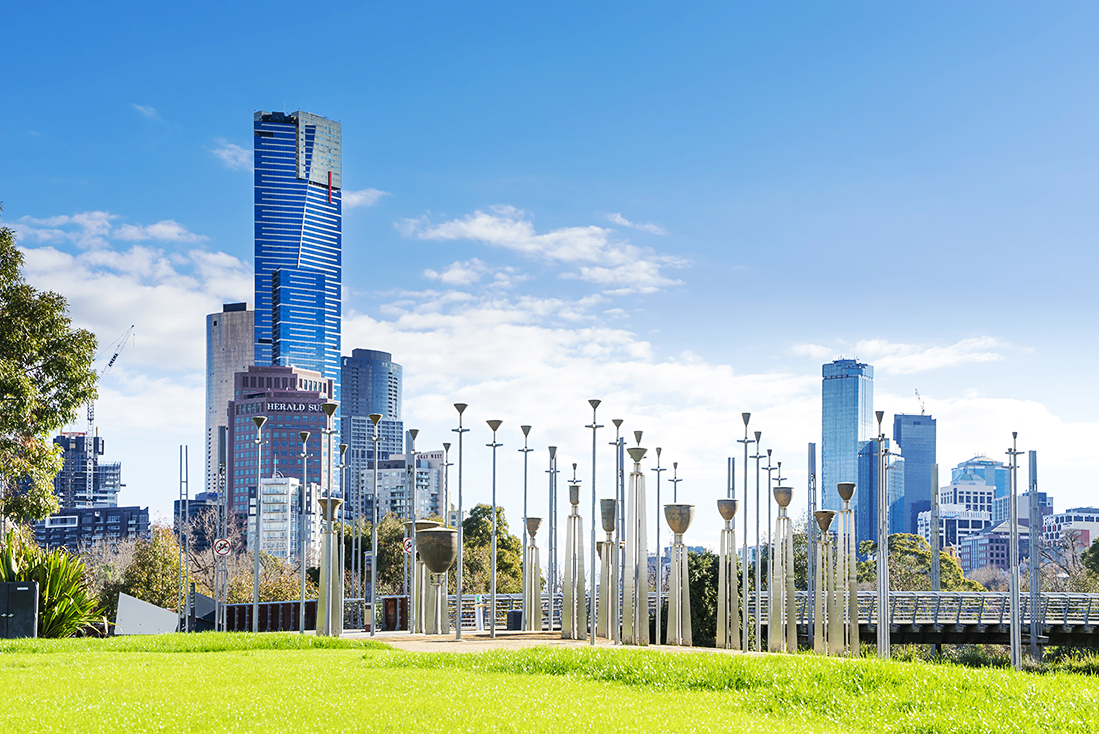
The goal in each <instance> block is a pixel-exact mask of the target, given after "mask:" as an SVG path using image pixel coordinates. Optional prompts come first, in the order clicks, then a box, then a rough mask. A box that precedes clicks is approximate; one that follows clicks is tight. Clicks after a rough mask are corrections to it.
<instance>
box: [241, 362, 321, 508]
mask: <svg viewBox="0 0 1099 734" xmlns="http://www.w3.org/2000/svg"><path fill="white" fill-rule="evenodd" d="M333 390H334V386H333V380H328V379H324V378H323V377H322V376H321V375H320V373H318V372H315V371H313V370H304V369H298V368H296V367H279V366H270V367H262V366H255V365H253V366H251V367H249V368H248V370H247V371H245V372H238V373H237V374H236V376H235V378H234V385H233V399H232V400H231V401H230V402H229V406H228V417H229V437H228V438H229V441H228V444H229V445H228V461H227V463H228V467H227V472H226V477H227V481H228V484H229V511H230V512H231V513H235V514H236V515H237V516H238V518H243V517H244V516H245V514H246V513H247V512H248V507H249V498H250V496H254V492H255V488H256V486H257V480H258V479H261V478H262V479H267V478H270V477H273V476H276V475H277V476H284V477H298V478H300V477H301V476H302V472H303V471H305V472H306V477H305V481H307V482H308V483H314V482H316V483H319V484H320V485H321V486H326V484H325V481H326V479H327V477H328V464H327V453H326V452H327V442H326V441H322V438H323V437H322V435H321V431H322V430H324V429H325V427H326V425H327V421H326V416H325V414H324V411H323V410H321V404H322V403H325V402H327V401H329V400H331V399H332V392H333ZM256 416H264V417H265V418H267V422H266V423H264V425H263V429H262V430H261V432H260V435H259V438H260V440H261V441H263V444H262V445H261V446H258V447H257V445H256V424H255V422H254V421H253V420H252V419H253V418H254V417H256ZM301 431H308V432H309V440H308V443H307V444H306V450H307V453H308V454H309V456H308V460H307V463H302V459H301V452H302V444H301V439H300V438H299V437H298V433H299V432H301ZM331 443H332V451H333V461H332V465H333V469H334V468H335V466H336V465H337V464H338V462H339V454H338V451H339V448H338V446H339V436H338V435H334V436H333V437H332V442H331ZM257 453H258V454H259V456H257ZM333 473H334V475H335V472H333ZM333 478H335V476H334V477H333ZM334 487H335V485H334Z"/></svg>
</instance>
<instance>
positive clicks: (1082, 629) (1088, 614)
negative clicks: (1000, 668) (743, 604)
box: [748, 591, 1099, 647]
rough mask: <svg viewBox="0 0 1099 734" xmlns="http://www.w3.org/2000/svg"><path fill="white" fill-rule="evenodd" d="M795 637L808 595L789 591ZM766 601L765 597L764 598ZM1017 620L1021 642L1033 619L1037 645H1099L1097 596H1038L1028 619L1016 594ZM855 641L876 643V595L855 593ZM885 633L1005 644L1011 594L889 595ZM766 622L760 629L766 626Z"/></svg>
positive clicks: (897, 638)
mask: <svg viewBox="0 0 1099 734" xmlns="http://www.w3.org/2000/svg"><path fill="white" fill-rule="evenodd" d="M795 593H796V595H797V599H796V605H797V614H798V636H799V637H801V638H803V640H807V639H808V635H809V622H810V601H809V593H808V592H805V591H798V592H795ZM764 601H766V596H764ZM1020 601H1021V610H1020V618H1021V622H1022V635H1023V642H1024V644H1026V642H1027V641H1028V640H1029V637H1030V629H1031V620H1032V619H1034V620H1035V624H1036V625H1037V632H1038V644H1039V645H1073V646H1078V647H1099V634H1097V632H1096V626H1097V622H1099V594H1065V593H1050V592H1043V593H1041V594H1039V595H1038V604H1037V608H1036V609H1035V610H1034V612H1035V614H1033V615H1032V612H1031V608H1030V606H1031V605H1030V595H1029V594H1026V593H1024V594H1022V595H1021V598H1020ZM858 608H859V638H860V639H861V640H864V641H866V642H869V643H873V642H875V641H876V640H877V633H878V619H879V617H878V595H877V592H874V591H860V592H858ZM748 610H749V615H750V618H752V617H753V616H754V614H755V594H752V595H751V596H750V597H749V601H748ZM889 620H890V624H889V629H890V639H891V641H892V643H893V644H945V645H964V644H977V643H981V644H994V645H1007V644H1010V632H1011V595H1010V594H1009V593H1007V592H995V591H986V592H962V591H891V592H890V593H889ZM766 626H767V625H766V620H765V623H764V627H766Z"/></svg>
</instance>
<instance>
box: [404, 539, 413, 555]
mask: <svg viewBox="0 0 1099 734" xmlns="http://www.w3.org/2000/svg"><path fill="white" fill-rule="evenodd" d="M404 552H405V553H411V552H412V538H405V539H404Z"/></svg>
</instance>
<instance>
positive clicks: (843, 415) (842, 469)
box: [820, 359, 874, 510]
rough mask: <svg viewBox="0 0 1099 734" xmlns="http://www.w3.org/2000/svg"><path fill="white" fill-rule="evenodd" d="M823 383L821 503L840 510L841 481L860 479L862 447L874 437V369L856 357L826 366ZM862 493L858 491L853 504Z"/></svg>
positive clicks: (824, 506)
mask: <svg viewBox="0 0 1099 734" xmlns="http://www.w3.org/2000/svg"><path fill="white" fill-rule="evenodd" d="M822 371H823V377H824V379H823V381H822V383H821V398H822V400H821V484H820V496H821V505H822V506H823V508H824V509H826V510H840V509H842V507H843V501H842V500H841V499H840V498H839V494H838V493H837V492H836V484H838V483H839V482H858V480H859V476H858V475H859V466H858V464H859V449H860V448H861V446H862V443H863V442H865V441H869V440H870V439H872V438H874V368H873V367H871V366H870V365H868V364H863V363H862V362H859V361H857V360H854V359H837V360H836V361H835V362H831V363H829V364H826V365H824V367H823V370H822ZM860 494H861V492H858V491H856V494H855V497H854V498H853V500H852V502H853V506H854V504H856V503H858V501H859V495H860Z"/></svg>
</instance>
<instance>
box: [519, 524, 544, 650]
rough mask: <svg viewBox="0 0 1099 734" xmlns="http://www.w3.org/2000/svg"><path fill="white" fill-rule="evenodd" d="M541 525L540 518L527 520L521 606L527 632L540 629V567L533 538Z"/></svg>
mask: <svg viewBox="0 0 1099 734" xmlns="http://www.w3.org/2000/svg"><path fill="white" fill-rule="evenodd" d="M541 525H542V518H540V517H528V518H527V536H528V537H529V539H530V540H529V541H528V542H529V545H528V546H527V553H526V556H527V567H526V568H524V569H523V606H524V608H526V610H527V614H526V617H525V618H524V620H523V624H524V629H526V630H527V631H528V632H535V631H540V630H541V629H542V567H541V563H540V559H539V558H538V546H537V545H536V544H535V542H534V536H535V535H536V534H537V533H538V528H539V527H541Z"/></svg>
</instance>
